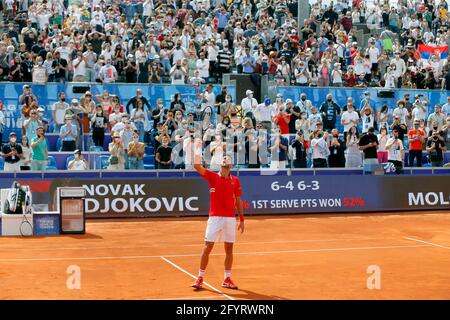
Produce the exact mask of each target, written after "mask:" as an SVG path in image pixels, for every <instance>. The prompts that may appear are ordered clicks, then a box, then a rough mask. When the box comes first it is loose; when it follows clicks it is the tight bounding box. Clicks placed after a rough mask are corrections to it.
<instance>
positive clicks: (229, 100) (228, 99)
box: [225, 97, 250, 102]
mask: <svg viewBox="0 0 450 320" xmlns="http://www.w3.org/2000/svg"><path fill="white" fill-rule="evenodd" d="M249 98H250V97H249ZM225 101H226V102H231V98H228V97H227V98H225Z"/></svg>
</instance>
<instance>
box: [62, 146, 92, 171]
mask: <svg viewBox="0 0 450 320" xmlns="http://www.w3.org/2000/svg"><path fill="white" fill-rule="evenodd" d="M73 155H74V159H73V160H71V161H69V165H68V166H67V169H68V170H73V171H86V170H89V162H88V161H87V160H86V159H85V158H84V156H83V155H82V154H81V151H80V150H78V149H77V150H75V151H74V153H73Z"/></svg>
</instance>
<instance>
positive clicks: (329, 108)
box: [320, 93, 341, 131]
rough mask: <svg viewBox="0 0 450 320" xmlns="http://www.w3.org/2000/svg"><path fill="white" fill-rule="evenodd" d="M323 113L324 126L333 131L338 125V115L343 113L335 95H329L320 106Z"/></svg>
mask: <svg viewBox="0 0 450 320" xmlns="http://www.w3.org/2000/svg"><path fill="white" fill-rule="evenodd" d="M320 113H322V118H323V123H324V128H325V129H326V130H327V131H331V130H332V129H334V128H335V127H336V120H337V116H338V115H340V113H341V108H340V107H339V106H338V105H337V104H336V102H334V101H333V95H332V94H331V93H330V94H328V95H327V100H326V101H325V102H324V103H322V105H321V107H320Z"/></svg>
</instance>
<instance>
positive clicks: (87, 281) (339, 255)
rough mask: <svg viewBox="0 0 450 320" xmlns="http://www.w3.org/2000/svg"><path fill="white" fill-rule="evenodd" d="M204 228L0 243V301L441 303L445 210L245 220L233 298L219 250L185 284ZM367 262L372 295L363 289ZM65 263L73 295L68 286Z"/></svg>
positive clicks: (123, 224)
mask: <svg viewBox="0 0 450 320" xmlns="http://www.w3.org/2000/svg"><path fill="white" fill-rule="evenodd" d="M205 222H206V218H179V219H172V218H171V219H146V220H142V219H140V220H134V219H132V220H88V221H87V233H86V234H85V235H61V236H48V237H43V236H41V237H33V238H20V237H1V238H0V283H1V290H0V299H450V212H445V211H437V212H429V213H411V212H410V213H407V212H402V213H393V214H357V215H344V214H339V215H338V214H334V215H297V216H276V217H274V216H271V217H269V216H264V217H248V218H247V220H246V231H245V233H244V234H242V235H241V234H239V235H238V239H237V243H236V246H235V259H234V267H233V275H232V276H233V278H234V280H235V282H236V284H238V285H239V289H240V290H238V291H234V290H229V289H223V288H221V286H220V285H221V282H222V279H223V259H224V256H223V252H224V251H223V248H222V245H221V244H217V245H216V247H215V248H214V250H213V254H212V256H211V258H210V264H209V266H208V269H207V271H206V275H205V281H206V282H207V283H208V284H209V285H210V287H208V286H205V288H204V289H203V290H199V291H194V290H193V288H191V287H190V285H191V284H192V282H193V281H194V279H193V277H192V275H196V274H197V270H198V263H199V255H200V252H201V249H202V240H203V236H204V229H205V225H206V224H205ZM373 265H374V266H378V267H379V270H380V271H381V275H380V280H381V282H380V284H381V288H380V289H379V290H377V289H372V290H369V289H368V288H367V279H368V278H369V277H370V276H371V273H368V272H367V270H368V267H369V266H373ZM69 266H78V267H79V268H80V272H81V282H80V283H81V289H79V290H77V289H75V290H70V289H68V288H67V280H68V278H69V276H70V275H69V274H67V269H68V267H69ZM69 282H70V281H69ZM369 282H370V281H369Z"/></svg>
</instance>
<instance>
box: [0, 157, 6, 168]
mask: <svg viewBox="0 0 450 320" xmlns="http://www.w3.org/2000/svg"><path fill="white" fill-rule="evenodd" d="M4 168H5V159H3V157H0V171H3V169H4Z"/></svg>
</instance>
